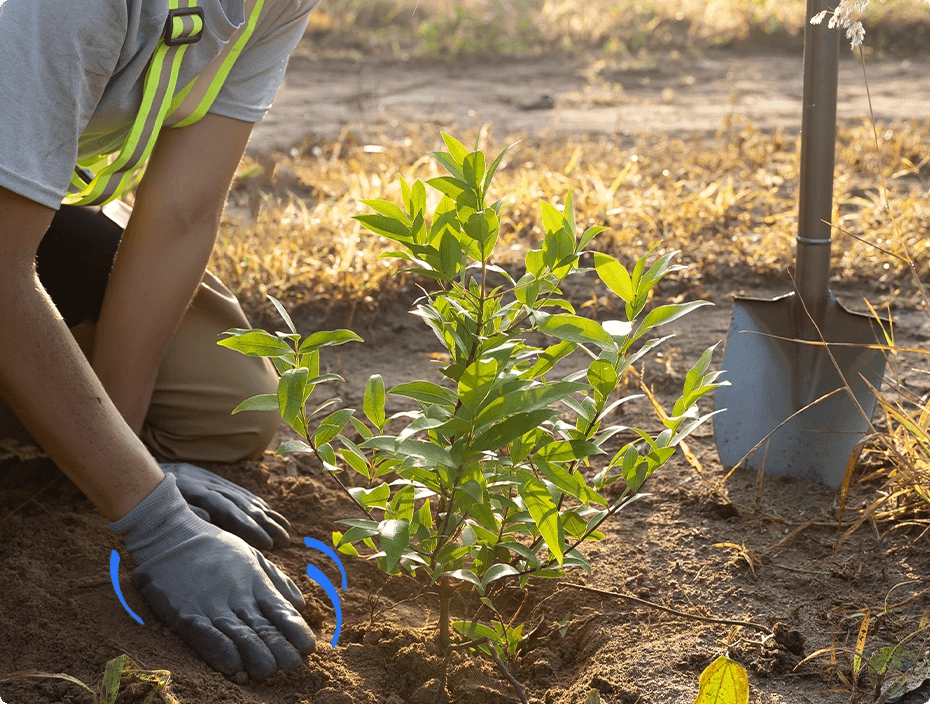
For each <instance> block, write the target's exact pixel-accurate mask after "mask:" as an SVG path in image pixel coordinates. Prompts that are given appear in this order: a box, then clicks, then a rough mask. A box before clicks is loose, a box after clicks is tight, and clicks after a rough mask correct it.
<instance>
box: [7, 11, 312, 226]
mask: <svg viewBox="0 0 930 704" xmlns="http://www.w3.org/2000/svg"><path fill="white" fill-rule="evenodd" d="M318 3H319V0H265V4H264V7H263V9H262V13H261V15H260V17H259V19H258V23H257V25H256V27H255V31H254V32H253V34H252V36H251V37H250V38H249V41H248V43H247V44H246V45H245V47H244V48H243V50H242V53H241V54H240V55H239V58H238V59H237V60H236V63H235V65H234V66H233V68H232V71H231V72H230V74H229V77H228V78H227V79H226V81H225V83H224V84H223V88H222V89H221V90H220V93H219V95H217V97H216V100H215V101H214V102H213V105H212V107H211V108H210V112H211V113H214V114H216V115H222V116H225V117H231V118H235V119H237V120H244V121H247V122H257V121H258V120H260V119H261V118H262V116H263V115H264V114H265V113H266V112H267V111H268V108H270V107H271V103H272V101H273V100H274V97H275V95H276V93H277V91H278V88H279V87H280V85H281V82H282V80H283V78H284V70H285V68H286V67H287V60H288V56H289V55H290V53H291V51H292V50H293V49H294V47H295V46H296V44H297V42H298V40H299V39H300V37H301V36H302V35H303V32H304V29H305V28H306V25H307V18H308V16H309V14H310V12H311V11H312V10H313V8H314V7H315V6H316V5H317V4H318ZM198 5H199V6H200V7H201V8H202V9H203V11H204V25H205V29H204V35H203V37H202V38H201V39H200V41H199V42H197V43H196V44H191V45H189V46H188V48H187V51H186V53H185V55H184V57H183V59H182V61H181V70H180V74H179V76H178V83H177V89H176V90H180V89H181V88H182V87H183V86H185V85H187V84H188V83H189V82H190V81H191V80H193V78H194V77H195V76H196V75H197V73H198V72H199V71H201V70H202V69H203V68H204V67H205V66H206V65H207V64H208V63H210V61H211V60H212V59H213V58H214V57H216V56H217V55H218V54H219V53H220V51H221V50H222V48H223V47H224V46H225V44H226V42H227V40H229V38H230V37H231V36H232V34H233V33H234V32H235V30H236V29H237V27H239V25H240V24H242V22H244V21H247V20H248V18H247V17H244V16H243V12H244V11H243V0H199V2H198ZM167 16H168V3H167V0H65V1H63V0H0V186H3V187H5V188H8V189H9V190H11V191H14V192H16V193H19V194H20V195H22V196H25V197H27V198H29V199H31V200H34V201H36V202H39V203H41V204H43V205H47V206H48V207H50V208H55V209H57V208H58V207H59V206H60V204H61V200H62V198H64V196H65V193H66V192H67V188H68V183H69V181H70V178H71V173H72V171H73V170H74V165H75V163H76V162H77V160H78V159H79V158H84V157H87V156H94V155H97V154H103V153H109V152H112V151H115V150H117V149H118V148H119V147H120V145H122V143H123V140H124V139H125V137H126V134H127V133H128V132H129V129H130V128H131V127H132V123H133V121H134V120H135V118H136V113H137V112H138V108H139V104H140V102H141V99H142V88H143V84H144V82H145V73H146V68H147V67H148V61H149V58H150V57H151V56H152V53H153V52H154V50H155V46H156V45H157V43H158V40H159V38H160V37H161V36H162V32H163V30H164V26H165V20H166V19H167Z"/></svg>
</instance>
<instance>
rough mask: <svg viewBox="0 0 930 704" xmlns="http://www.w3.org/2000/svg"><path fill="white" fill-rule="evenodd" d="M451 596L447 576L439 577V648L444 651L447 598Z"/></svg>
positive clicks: (445, 649)
mask: <svg viewBox="0 0 930 704" xmlns="http://www.w3.org/2000/svg"><path fill="white" fill-rule="evenodd" d="M451 597H452V588H451V587H450V586H449V578H448V577H441V578H440V579H439V641H438V643H439V650H440V652H443V653H445V652H446V651H447V650H448V649H449V641H450V638H449V600H450V599H451Z"/></svg>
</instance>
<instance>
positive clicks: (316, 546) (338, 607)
mask: <svg viewBox="0 0 930 704" xmlns="http://www.w3.org/2000/svg"><path fill="white" fill-rule="evenodd" d="M304 545H306V546H307V547H308V548H311V549H313V550H319V551H320V552H322V553H323V554H325V555H327V556H328V557H330V558H332V559H333V561H334V562H335V563H336V564H337V565H338V566H339V572H340V573H341V574H342V588H343V589H347V588H348V587H347V585H348V579H347V578H346V569H345V567H344V566H343V564H342V560H340V559H339V556H338V555H337V554H336V552H335V550H333V549H332V548H331V547H329V545H327V544H326V543H323V542H321V541H319V540H314V539H313V538H304ZM307 576H308V577H309V578H310V579H312V580H313V581H314V582H316V583H317V584H319V585H320V586H321V587H322V588H323V591H324V592H326V596H328V597H329V600H330V602H331V603H332V605H333V611H335V613H336V632H335V633H334V634H333V640H332V647H334V648H335V647H336V643H338V642H339V634H340V633H341V632H342V602H341V601H340V599H339V592H337V591H336V587H334V586H333V583H332V582H330V581H329V578H328V577H327V576H326V575H325V574H323V572H322V571H320V569H319V568H318V567H314V566H313V565H307Z"/></svg>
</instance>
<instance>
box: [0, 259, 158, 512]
mask: <svg viewBox="0 0 930 704" xmlns="http://www.w3.org/2000/svg"><path fill="white" fill-rule="evenodd" d="M0 268H2V271H0V394H2V395H3V397H4V399H5V400H6V401H7V402H8V403H9V405H10V406H11V408H13V410H14V411H15V412H16V414H17V416H18V417H19V419H20V421H21V422H22V423H23V425H24V426H25V427H26V429H27V430H28V431H29V432H30V433H31V434H32V436H33V437H34V438H35V439H36V441H37V442H38V443H39V444H40V445H41V446H42V448H43V449H44V450H45V451H46V452H47V453H48V454H49V455H50V456H51V458H52V459H53V460H54V461H55V463H56V464H57V465H58V466H59V467H60V468H61V470H62V471H63V472H64V473H65V474H66V475H68V477H69V478H70V479H71V480H72V481H74V483H75V484H76V485H77V486H78V488H80V489H81V491H83V492H84V494H85V495H87V497H88V498H89V499H90V500H91V501H92V502H93V503H94V504H95V505H96V506H97V508H98V509H99V510H100V512H101V513H102V514H103V515H104V516H106V517H107V518H109V519H111V520H115V519H118V518H121V517H122V516H124V515H125V514H126V513H128V512H129V511H130V509H132V508H133V507H134V506H136V504H138V503H139V502H140V501H142V499H144V498H145V497H146V496H148V495H149V494H150V493H151V492H152V491H153V490H154V489H155V487H156V486H158V484H159V483H160V482H161V480H162V479H163V478H164V473H163V472H162V471H161V470H160V469H159V467H158V465H157V464H155V460H154V459H153V458H152V457H151V455H150V454H149V453H148V451H147V450H146V449H145V447H144V446H143V445H142V443H141V441H140V440H139V439H138V438H137V437H136V436H135V435H134V434H133V432H132V431H131V430H130V428H129V426H128V425H127V424H126V423H125V422H124V421H123V419H122V418H121V417H120V414H119V412H118V411H117V409H116V408H115V407H114V406H113V404H112V403H111V402H110V399H109V398H107V394H106V391H105V390H104V388H103V386H102V385H101V384H100V382H99V381H98V380H97V378H96V377H95V375H94V373H93V371H92V370H91V368H90V365H89V364H88V363H87V360H86V359H85V358H84V355H83V354H82V353H81V350H80V348H79V347H78V346H77V344H76V343H75V341H74V339H73V338H72V337H71V335H70V333H69V332H68V328H67V327H66V326H65V323H64V321H63V320H62V319H61V316H60V315H59V314H58V312H57V311H56V310H55V308H54V306H53V304H52V302H51V300H50V299H49V298H48V296H47V294H46V293H45V291H44V289H43V288H42V287H41V285H40V284H39V282H38V279H37V278H36V276H35V273H34V270H33V268H32V267H31V266H30V265H29V263H28V262H20V263H18V264H17V263H16V262H10V261H6V262H3V265H2V267H0Z"/></svg>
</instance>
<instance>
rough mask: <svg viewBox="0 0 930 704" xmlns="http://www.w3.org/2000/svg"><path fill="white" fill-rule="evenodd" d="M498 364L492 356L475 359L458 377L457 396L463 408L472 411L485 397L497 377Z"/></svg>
mask: <svg viewBox="0 0 930 704" xmlns="http://www.w3.org/2000/svg"><path fill="white" fill-rule="evenodd" d="M498 368H499V365H498V362H497V360H495V359H493V358H485V359H476V360H475V361H474V362H472V363H471V364H469V365H468V366H467V367H465V371H464V372H462V376H461V377H460V378H459V386H458V397H459V399H460V400H461V402H462V405H463V406H465V408H467V409H469V410H471V411H474V410H476V409H477V408H478V406H480V405H481V402H482V401H484V399H485V398H486V397H487V395H488V393H489V392H490V390H491V386H492V385H493V384H494V380H495V379H496V378H497V371H498Z"/></svg>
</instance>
